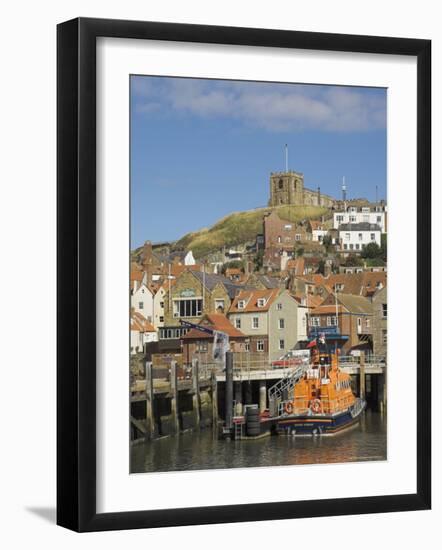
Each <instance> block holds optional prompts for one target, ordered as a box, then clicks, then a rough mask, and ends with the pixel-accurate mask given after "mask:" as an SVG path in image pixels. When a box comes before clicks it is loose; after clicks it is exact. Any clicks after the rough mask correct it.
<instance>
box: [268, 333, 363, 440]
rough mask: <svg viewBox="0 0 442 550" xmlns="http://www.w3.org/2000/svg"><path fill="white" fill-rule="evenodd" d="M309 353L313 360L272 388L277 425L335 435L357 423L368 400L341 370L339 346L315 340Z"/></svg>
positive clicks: (286, 429) (299, 431)
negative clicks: (357, 392) (337, 347)
mask: <svg viewBox="0 0 442 550" xmlns="http://www.w3.org/2000/svg"><path fill="white" fill-rule="evenodd" d="M309 352H310V360H308V361H306V362H305V363H304V364H303V365H302V366H300V367H298V368H297V369H296V370H295V371H294V372H293V373H291V375H290V376H289V377H287V378H286V380H285V381H282V383H281V382H279V383H278V385H275V386H274V387H273V388H271V389H270V392H269V397H270V399H271V400H272V399H273V405H274V412H273V420H274V426H275V428H276V430H277V431H278V432H283V433H287V434H292V435H322V434H324V435H332V434H335V433H338V432H340V431H342V430H344V429H347V428H349V427H350V426H352V425H354V424H356V423H357V422H358V421H359V420H360V417H361V415H362V413H363V411H364V409H365V405H366V403H365V401H364V400H363V399H361V398H359V397H356V396H355V395H354V393H353V390H352V387H351V381H350V376H349V375H348V374H347V373H345V372H343V371H342V370H341V369H340V367H339V355H338V350H337V349H334V350H333V351H330V350H329V348H328V346H327V345H326V344H325V340H321V339H319V340H317V339H315V340H313V341H312V342H311V343H310V344H309Z"/></svg>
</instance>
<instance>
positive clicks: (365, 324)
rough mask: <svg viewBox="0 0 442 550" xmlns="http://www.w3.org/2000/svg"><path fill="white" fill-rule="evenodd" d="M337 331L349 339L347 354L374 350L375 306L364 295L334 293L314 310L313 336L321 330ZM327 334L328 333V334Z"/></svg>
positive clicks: (345, 351) (311, 323)
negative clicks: (355, 351)
mask: <svg viewBox="0 0 442 550" xmlns="http://www.w3.org/2000/svg"><path fill="white" fill-rule="evenodd" d="M335 328H337V329H338V330H339V333H340V334H341V335H342V336H346V337H347V341H346V342H345V344H344V346H343V352H344V353H348V352H350V351H351V350H356V349H359V350H365V351H372V350H373V304H372V303H371V301H370V300H369V299H368V298H365V297H364V296H355V295H352V294H341V293H339V292H338V294H337V295H336V294H335V293H330V294H329V295H328V296H327V297H326V298H325V300H324V301H323V302H322V303H321V304H320V305H319V306H317V307H316V308H314V309H312V310H310V314H309V334H310V337H313V336H315V335H317V334H320V333H321V329H325V331H332V330H333V329H335ZM325 331H324V332H325Z"/></svg>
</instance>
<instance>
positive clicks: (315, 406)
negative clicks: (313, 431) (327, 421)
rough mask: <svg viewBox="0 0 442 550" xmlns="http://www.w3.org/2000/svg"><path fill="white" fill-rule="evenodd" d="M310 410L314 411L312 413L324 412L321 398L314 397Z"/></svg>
mask: <svg viewBox="0 0 442 550" xmlns="http://www.w3.org/2000/svg"><path fill="white" fill-rule="evenodd" d="M310 410H311V411H312V413H315V414H317V413H320V412H322V403H321V401H320V400H319V399H313V400H312V401H311V402H310Z"/></svg>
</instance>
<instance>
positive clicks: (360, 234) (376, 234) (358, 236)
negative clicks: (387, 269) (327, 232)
mask: <svg viewBox="0 0 442 550" xmlns="http://www.w3.org/2000/svg"><path fill="white" fill-rule="evenodd" d="M338 231H339V243H340V248H341V250H342V251H344V252H356V253H358V252H361V251H362V247H363V246H364V245H367V244H370V243H373V242H375V243H376V244H377V245H378V246H381V233H382V232H381V228H380V227H379V225H376V224H370V223H343V224H341V225H340V226H339V228H338Z"/></svg>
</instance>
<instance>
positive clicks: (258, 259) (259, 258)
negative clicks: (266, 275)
mask: <svg viewBox="0 0 442 550" xmlns="http://www.w3.org/2000/svg"><path fill="white" fill-rule="evenodd" d="M253 263H254V264H255V271H259V270H260V269H261V268H262V265H263V263H264V251H263V250H260V251H259V252H258V253H257V254H256V256H255V257H254V258H253Z"/></svg>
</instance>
